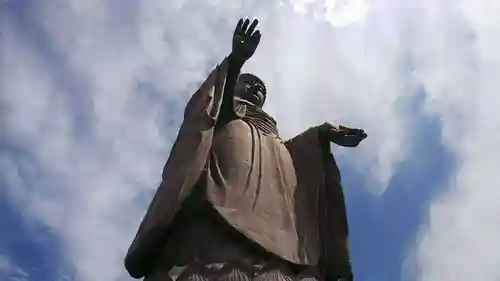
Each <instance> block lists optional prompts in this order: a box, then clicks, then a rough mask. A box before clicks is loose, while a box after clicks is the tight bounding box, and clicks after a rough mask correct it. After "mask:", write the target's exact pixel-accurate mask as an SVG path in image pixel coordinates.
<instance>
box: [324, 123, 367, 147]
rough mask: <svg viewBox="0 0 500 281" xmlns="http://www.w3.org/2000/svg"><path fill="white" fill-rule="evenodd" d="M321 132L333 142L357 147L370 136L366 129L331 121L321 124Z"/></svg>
mask: <svg viewBox="0 0 500 281" xmlns="http://www.w3.org/2000/svg"><path fill="white" fill-rule="evenodd" d="M320 132H321V134H322V135H323V136H324V137H325V138H327V139H328V140H330V141H331V142H333V143H335V144H337V145H340V146H344V147H356V146H358V145H359V144H360V143H361V141H362V140H364V139H365V138H366V137H368V135H367V134H366V133H365V131H364V130H361V129H354V128H348V127H345V126H341V125H333V124H331V123H329V122H326V123H324V124H323V125H321V127H320Z"/></svg>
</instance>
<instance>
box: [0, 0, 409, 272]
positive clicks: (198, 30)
mask: <svg viewBox="0 0 500 281" xmlns="http://www.w3.org/2000/svg"><path fill="white" fill-rule="evenodd" d="M30 3H31V6H28V7H26V13H27V14H28V15H29V19H30V20H32V21H33V22H34V25H33V26H36V27H37V28H39V30H35V31H34V32H35V33H37V34H38V35H39V37H36V36H31V35H30V34H27V33H26V32H27V31H26V30H23V29H19V28H18V26H17V25H15V23H14V22H13V21H12V20H7V19H3V22H2V36H3V41H2V42H3V44H4V45H3V46H2V47H3V48H2V50H1V53H0V54H1V58H2V60H1V61H0V62H1V64H2V65H1V67H0V71H1V74H2V76H1V78H0V79H1V80H0V85H1V86H2V95H1V96H0V102H1V104H3V105H5V106H6V108H8V110H7V111H5V113H3V116H2V118H4V120H5V121H4V124H3V125H2V134H3V135H4V136H6V137H7V138H8V139H9V140H10V141H12V142H15V143H17V144H18V145H19V146H21V147H22V148H23V149H25V150H27V151H28V152H29V153H32V154H33V158H29V159H26V158H24V157H21V156H20V155H17V154H11V155H7V157H4V158H2V159H1V160H0V166H1V169H0V171H1V173H2V177H4V178H6V180H7V181H8V185H7V188H8V189H7V192H8V194H9V198H10V200H11V201H13V202H15V204H17V206H18V207H19V210H22V212H24V215H26V216H27V217H31V218H35V219H37V220H39V221H41V222H42V223H44V224H45V225H47V226H49V227H50V228H51V229H52V230H53V231H54V233H55V234H56V235H58V236H59V237H60V239H61V240H62V242H63V249H62V253H61V255H62V258H63V259H64V260H65V261H66V260H67V261H69V262H70V263H72V265H73V266H74V268H75V270H76V273H75V276H76V279H77V280H82V281H86V280H117V279H119V278H122V277H124V276H126V273H125V272H124V270H123V262H122V260H123V257H124V253H125V251H126V248H127V247H128V244H129V243H130V241H131V239H132V236H133V235H134V233H135V230H136V227H137V225H138V222H139V220H140V217H141V216H142V214H143V213H144V211H145V209H144V208H145V207H146V206H145V204H136V203H135V202H136V201H135V200H136V197H137V196H140V195H141V194H143V193H144V192H151V191H153V189H154V188H155V187H156V184H157V182H158V180H159V178H160V171H161V169H162V166H163V163H164V161H165V159H166V157H167V152H168V149H169V146H170V145H171V141H172V139H173V137H174V134H175V131H176V126H177V125H178V122H179V118H180V117H181V114H180V112H181V111H179V109H178V108H179V107H181V106H183V104H184V102H185V101H186V100H187V98H188V96H189V95H190V94H191V92H192V91H193V90H194V89H195V87H196V84H197V82H199V81H200V80H201V79H203V78H204V76H205V75H206V73H207V71H208V70H209V69H210V68H212V67H213V66H214V64H215V63H218V61H220V60H221V59H222V57H223V56H224V55H226V54H227V53H228V52H229V50H230V38H231V33H232V30H233V25H234V24H235V22H236V20H237V18H238V15H239V14H242V15H243V14H244V15H250V16H252V15H256V16H258V17H259V18H260V19H261V22H262V26H261V30H262V33H263V34H264V39H263V41H262V46H261V48H259V51H258V53H257V55H256V57H255V59H253V60H252V62H251V63H250V64H249V66H248V69H247V70H252V71H255V72H256V73H258V74H259V75H261V76H262V77H263V78H264V79H265V81H267V84H268V85H269V91H270V94H269V95H270V98H269V100H270V104H269V106H268V108H269V110H270V111H271V112H273V113H274V114H275V115H276V116H277V119H278V121H279V122H280V126H281V128H282V130H283V132H284V134H285V135H291V134H293V133H297V132H299V131H300V130H302V129H305V127H307V126H310V125H315V124H319V123H322V122H324V121H325V120H326V119H330V120H331V121H335V118H339V120H340V121H345V120H350V122H349V124H348V125H352V126H360V127H364V128H366V130H367V131H368V133H369V134H370V141H369V142H366V144H365V145H364V147H362V148H360V149H359V151H358V152H357V153H356V155H357V156H356V157H357V159H360V160H356V161H354V162H356V163H357V164H358V166H359V168H360V169H365V168H366V169H369V171H370V173H371V174H370V177H369V178H371V179H373V180H374V181H375V183H374V184H373V185H372V186H373V190H372V191H374V192H382V191H383V190H384V189H385V187H386V185H387V182H388V180H389V179H390V177H391V175H392V171H393V169H394V166H395V165H396V164H397V163H398V162H399V161H401V160H402V159H403V157H404V155H405V140H406V137H405V130H404V128H403V127H402V125H403V124H402V122H401V120H404V116H401V113H399V112H397V111H396V110H395V105H394V102H395V101H396V99H397V98H398V97H400V96H401V94H402V92H403V89H404V88H405V87H406V86H405V85H404V82H401V81H400V79H397V78H398V77H399V75H400V66H399V63H400V62H399V60H400V59H399V54H400V53H401V50H400V46H399V45H398V44H397V42H396V41H395V38H397V37H398V36H399V35H398V34H397V32H394V31H393V30H392V29H390V24H391V22H390V21H389V20H388V21H383V22H378V25H376V26H375V27H370V25H368V24H366V25H354V26H351V27H348V28H346V29H343V30H334V29H332V28H331V26H330V25H328V24H325V23H323V22H319V21H316V20H315V19H314V17H311V16H308V15H306V16H304V17H299V16H297V15H296V14H295V13H294V12H293V9H292V7H291V6H290V5H282V6H279V5H272V4H269V2H259V3H258V4H251V3H250V2H233V4H231V5H226V4H225V2H224V3H223V2H221V1H211V2H208V3H206V4H200V3H196V2H195V1H148V2H147V3H146V2H144V3H142V2H141V3H140V4H139V3H128V4H127V5H123V3H121V2H120V3H118V2H113V1H111V2H109V1H108V2H106V1H105V2H103V1H62V0H60V1H52V2H51V4H50V5H47V4H42V3H41V2H30ZM264 3H268V4H264ZM374 21H377V20H376V18H371V19H370V20H368V21H367V22H374ZM291 30H293V31H294V32H293V33H291V32H290V31H291ZM379 31H380V32H382V34H381V35H377V36H381V37H380V38H379V37H375V36H374V35H373V34H374V33H377V32H379ZM37 38H42V39H43V40H38V41H37ZM382 39H383V40H382ZM384 40H388V42H384ZM380 52H387V53H390V54H392V55H390V56H385V57H380V56H378V54H379V53H380ZM138 85H141V87H139V88H138ZM75 103H78V105H77V106H75ZM283 106H286V108H284V107H283ZM313 112H314V113H313ZM382 123H383V124H384V125H383V126H380V124H382ZM79 130H80V131H81V130H83V133H82V132H79ZM77 133H78V134H80V135H76V134H77ZM386 136H391V137H390V138H387V137H386ZM341 153H345V151H342V152H341ZM361 159H365V160H361ZM366 159H367V160H366ZM26 175H29V176H28V177H27V176H26Z"/></svg>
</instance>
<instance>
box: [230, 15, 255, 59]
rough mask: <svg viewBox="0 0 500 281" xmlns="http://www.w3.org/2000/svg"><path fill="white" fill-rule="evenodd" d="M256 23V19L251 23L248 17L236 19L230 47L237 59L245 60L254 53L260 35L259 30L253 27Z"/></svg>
mask: <svg viewBox="0 0 500 281" xmlns="http://www.w3.org/2000/svg"><path fill="white" fill-rule="evenodd" d="M258 23H259V21H258V20H256V19H254V20H253V21H252V24H250V20H249V19H246V20H244V21H243V19H240V20H239V21H238V24H237V25H236V28H235V30H234V34H233V49H232V53H233V55H234V56H235V58H236V59H237V60H239V61H241V62H245V61H247V60H248V59H249V58H250V57H252V56H253V54H254V53H255V50H256V49H257V46H258V45H259V42H260V37H261V34H260V31H259V30H256V29H255V28H256V27H257V24H258Z"/></svg>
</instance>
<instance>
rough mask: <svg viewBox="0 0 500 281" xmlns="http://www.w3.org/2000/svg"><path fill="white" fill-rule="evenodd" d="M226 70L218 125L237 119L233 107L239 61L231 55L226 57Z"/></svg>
mask: <svg viewBox="0 0 500 281" xmlns="http://www.w3.org/2000/svg"><path fill="white" fill-rule="evenodd" d="M227 62H228V68H227V76H226V83H225V85H224V93H223V94H222V104H221V109H220V113H219V118H218V120H219V121H218V125H219V124H221V123H226V122H228V121H230V120H234V119H236V118H238V115H237V114H236V111H235V105H234V88H235V87H236V83H237V82H238V77H239V75H240V72H241V68H242V67H243V62H241V60H237V59H235V57H234V55H233V53H231V54H230V55H229V56H228V57H227Z"/></svg>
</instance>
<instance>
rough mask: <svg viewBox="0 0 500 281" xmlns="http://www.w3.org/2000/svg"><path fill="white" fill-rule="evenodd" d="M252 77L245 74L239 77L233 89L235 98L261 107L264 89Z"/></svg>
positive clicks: (264, 97)
mask: <svg viewBox="0 0 500 281" xmlns="http://www.w3.org/2000/svg"><path fill="white" fill-rule="evenodd" d="M254 77H255V76H254ZM254 77H252V76H251V75H246V74H243V75H241V76H240V78H239V79H238V83H237V84H236V87H235V96H237V97H239V98H242V99H244V100H246V101H248V102H250V103H252V104H254V105H256V106H258V107H262V106H263V105H264V101H265V99H266V95H265V89H264V86H263V85H262V84H261V82H260V81H259V80H256V79H255V78H254Z"/></svg>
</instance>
